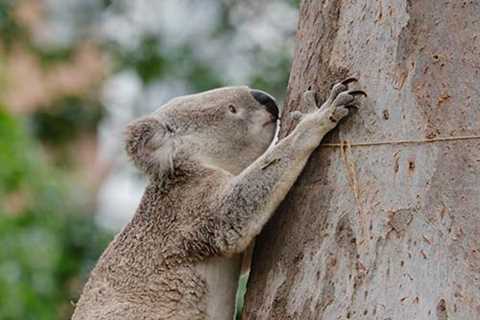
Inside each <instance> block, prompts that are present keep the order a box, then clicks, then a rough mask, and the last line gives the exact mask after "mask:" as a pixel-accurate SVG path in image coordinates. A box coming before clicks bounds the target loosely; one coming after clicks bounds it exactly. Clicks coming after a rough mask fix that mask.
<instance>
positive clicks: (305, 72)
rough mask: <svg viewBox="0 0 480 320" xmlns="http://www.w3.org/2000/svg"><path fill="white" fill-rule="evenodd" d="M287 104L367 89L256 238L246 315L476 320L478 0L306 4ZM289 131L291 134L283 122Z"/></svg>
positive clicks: (479, 265)
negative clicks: (339, 88) (341, 83)
mask: <svg viewBox="0 0 480 320" xmlns="http://www.w3.org/2000/svg"><path fill="white" fill-rule="evenodd" d="M297 41H298V44H297V49H296V52H295V58H294V61H293V65H292V72H291V77H290V82H289V90H288V95H287V101H286V105H285V110H286V111H287V112H289V111H293V110H297V109H298V108H299V103H298V102H299V100H300V97H301V94H302V92H303V91H304V90H306V89H307V88H308V87H309V86H311V87H313V88H314V89H315V90H317V91H318V92H319V93H320V95H321V97H318V98H319V99H321V98H325V97H326V95H327V93H328V91H329V88H330V86H331V84H333V83H334V82H335V81H338V80H340V79H343V78H344V77H346V76H347V75H354V76H356V77H358V78H359V79H360V83H359V84H360V86H361V87H362V88H363V89H364V90H366V91H367V92H368V94H369V96H368V98H367V99H366V100H365V103H364V104H363V107H362V108H361V109H360V110H359V111H358V112H356V113H355V114H354V115H352V116H350V117H349V118H348V119H346V121H343V122H342V123H341V124H340V125H339V128H338V129H336V130H335V131H334V132H332V133H331V134H330V135H329V136H328V137H327V138H326V139H325V142H327V143H337V142H339V141H340V140H347V141H349V142H350V143H351V144H352V146H351V147H345V148H332V147H330V148H327V147H320V148H319V149H318V150H317V151H316V152H315V154H314V155H313V156H312V158H311V159H310V161H309V163H308V164H307V167H306V168H305V170H304V172H303V174H302V175H301V177H300V178H299V180H298V181H297V183H296V185H295V186H294V188H293V189H292V190H291V192H290V193H289V195H288V197H287V199H286V200H285V201H284V202H283V204H282V205H281V207H280V208H279V210H278V212H277V213H276V215H275V216H274V217H273V219H272V221H271V222H270V223H269V224H268V225H267V227H266V228H265V230H264V231H263V232H262V234H261V235H260V237H259V238H258V239H257V242H256V243H257V244H256V248H255V251H254V257H253V265H252V271H251V276H250V280H249V283H248V290H247V296H246V300H245V303H246V305H245V310H244V314H243V318H244V319H332V320H333V319H381V320H384V319H390V320H403V319H435V320H444V319H472V320H473V319H480V139H471V140H449V141H437V142H431V143H426V142H425V143H410V144H408V143H406V144H385V145H372V146H355V143H364V142H366V143H369V142H376V141H399V140H421V139H436V138H441V137H452V136H454V137H459V136H471V135H480V97H479V94H480V84H479V83H478V82H479V80H480V2H479V1H474V0H470V1H446V0H440V1H439V0H423V1H412V0H377V1H374V0H372V1H348V0H343V1H341V0H305V1H303V3H302V4H301V8H300V21H299V26H298V33H297ZM285 118H286V119H285V122H284V123H283V125H282V126H283V127H282V132H281V134H282V135H283V136H285V135H286V134H287V133H288V132H289V131H290V130H292V129H293V127H294V125H295V123H294V120H292V119H288V117H285Z"/></svg>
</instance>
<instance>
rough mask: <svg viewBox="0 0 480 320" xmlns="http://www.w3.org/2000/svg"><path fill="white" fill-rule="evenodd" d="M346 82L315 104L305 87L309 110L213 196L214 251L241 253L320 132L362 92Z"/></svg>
mask: <svg viewBox="0 0 480 320" xmlns="http://www.w3.org/2000/svg"><path fill="white" fill-rule="evenodd" d="M351 81H353V80H351V79H347V80H346V81H343V82H341V83H339V84H336V85H335V86H334V87H333V88H332V90H331V92H330V95H329V97H328V99H327V101H326V102H325V103H324V104H323V105H322V106H321V107H320V108H318V107H317V105H316V103H315V97H314V94H313V92H312V91H307V92H305V94H304V96H303V102H302V103H304V105H305V106H307V107H308V109H310V110H309V113H305V114H301V115H300V119H301V120H300V122H299V124H298V125H297V127H296V128H295V130H293V132H292V133H291V134H290V135H288V136H287V137H285V138H284V139H282V140H281V141H280V142H279V143H278V144H277V145H275V146H274V147H273V148H270V149H269V150H268V151H267V152H266V153H265V154H264V155H262V156H261V157H260V158H258V159H257V160H256V161H255V162H254V163H252V164H251V165H250V166H249V167H248V168H246V169H245V170H244V171H243V172H242V173H241V174H240V175H238V176H237V177H235V178H233V179H232V181H231V183H230V185H229V186H228V188H227V189H226V190H225V191H224V193H223V195H222V197H221V199H219V200H220V201H219V202H218V208H216V212H217V213H218V215H217V216H216V217H215V219H212V220H210V222H209V223H211V224H213V225H210V226H209V229H210V228H211V230H214V238H215V241H214V243H215V246H216V251H219V252H221V253H223V254H226V255H231V254H235V253H238V252H242V251H243V250H244V249H245V248H246V247H247V246H248V244H249V243H250V242H251V241H252V240H253V239H254V238H255V236H256V235H257V234H258V233H259V232H260V230H261V229H262V227H263V226H264V225H265V223H266V222H267V221H268V219H269V218H270V216H271V215H272V213H273V212H274V210H275V209H276V208H277V206H278V205H279V204H280V202H281V201H282V200H283V199H284V197H285V196H286V194H287V192H288V190H289V189H290V188H291V186H292V185H293V183H294V182H295V180H296V179H297V177H298V175H299V174H300V172H301V171H302V170H303V168H304V166H305V164H306V162H307V160H308V158H309V156H310V155H311V153H312V152H313V150H315V148H316V147H317V146H318V145H319V144H320V142H321V140H322V138H323V137H324V136H325V134H327V133H328V132H329V131H330V130H331V129H333V128H334V127H335V126H336V125H337V124H338V122H339V120H341V119H342V118H343V117H345V116H347V115H348V113H349V107H350V106H351V105H353V104H356V103H357V101H356V96H358V95H366V94H365V92H363V91H360V90H356V91H353V90H349V88H348V84H349V83H350V82H351Z"/></svg>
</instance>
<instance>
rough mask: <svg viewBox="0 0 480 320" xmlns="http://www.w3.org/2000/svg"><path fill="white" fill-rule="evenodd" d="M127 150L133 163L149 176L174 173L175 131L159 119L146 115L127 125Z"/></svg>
mask: <svg viewBox="0 0 480 320" xmlns="http://www.w3.org/2000/svg"><path fill="white" fill-rule="evenodd" d="M125 135H126V145H125V147H126V150H127V154H128V156H129V158H130V159H131V160H132V161H133V163H134V164H135V165H136V166H137V167H138V168H139V169H140V170H142V171H144V172H145V173H146V174H148V175H149V176H151V175H158V176H163V175H165V174H171V173H173V169H174V165H173V159H174V156H175V145H174V139H173V131H172V130H171V129H170V128H169V127H168V126H166V125H164V124H162V123H161V122H160V121H159V120H158V119H156V118H153V117H145V118H141V119H139V120H135V121H133V122H132V123H130V124H129V125H128V126H127V129H126V132H125Z"/></svg>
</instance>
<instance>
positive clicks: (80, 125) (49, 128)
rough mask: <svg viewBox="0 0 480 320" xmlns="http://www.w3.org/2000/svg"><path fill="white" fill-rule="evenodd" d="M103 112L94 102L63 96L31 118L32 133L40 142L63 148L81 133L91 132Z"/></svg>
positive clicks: (36, 112)
mask: <svg viewBox="0 0 480 320" xmlns="http://www.w3.org/2000/svg"><path fill="white" fill-rule="evenodd" d="M103 115H104V111H103V108H102V106H101V105H100V104H99V103H98V102H97V101H88V99H87V98H85V97H78V96H65V97H62V98H61V99H59V100H58V101H56V102H55V103H52V105H50V106H49V107H48V108H40V109H39V110H37V111H35V112H34V113H33V114H32V116H31V121H32V128H33V133H34V134H35V136H36V137H37V138H38V139H40V140H41V141H42V142H45V143H49V144H55V145H60V144H65V143H67V142H69V141H71V140H73V139H75V138H78V136H79V135H80V133H82V132H95V130H96V128H97V126H98V123H99V122H100V120H101V119H102V117H103Z"/></svg>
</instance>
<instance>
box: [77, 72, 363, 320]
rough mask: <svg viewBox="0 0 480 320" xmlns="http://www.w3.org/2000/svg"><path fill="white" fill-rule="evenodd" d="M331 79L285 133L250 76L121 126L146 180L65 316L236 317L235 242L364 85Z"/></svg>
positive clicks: (251, 230)
mask: <svg viewBox="0 0 480 320" xmlns="http://www.w3.org/2000/svg"><path fill="white" fill-rule="evenodd" d="M353 81H355V79H353V78H349V79H347V80H345V81H343V82H341V83H338V84H336V85H335V86H333V88H332V90H331V93H330V95H329V97H328V99H327V100H326V102H325V103H324V104H323V105H322V106H321V107H320V108H318V107H317V104H316V102H315V95H314V92H313V91H306V92H305V93H304V95H303V99H302V103H303V104H304V106H303V108H302V109H304V110H307V111H308V112H307V113H305V114H300V113H298V112H296V113H295V114H294V116H295V117H296V118H298V120H299V122H298V125H297V126H296V128H295V129H294V130H293V131H292V132H291V133H290V134H289V135H288V136H287V137H285V138H283V139H282V140H280V141H278V142H277V143H276V144H272V141H273V140H274V138H275V134H276V130H277V125H278V121H277V120H278V119H279V116H280V115H279V109H278V107H277V105H276V103H275V100H274V98H273V97H271V96H270V95H269V94H267V93H265V92H262V91H259V90H253V89H250V88H249V87H247V86H238V87H226V88H220V89H215V90H211V91H207V92H204V93H199V94H194V95H188V96H183V97H179V98H175V99H173V100H171V101H169V102H168V103H166V104H165V105H164V106H162V107H161V108H159V110H158V111H155V112H154V113H152V114H150V115H147V116H145V117H143V118H141V119H138V120H136V121H134V122H132V123H131V124H129V125H128V127H127V129H126V151H127V154H128V156H129V157H130V159H131V160H132V161H133V163H134V164H135V165H136V166H137V167H138V168H139V169H140V170H141V171H143V172H144V173H145V174H146V175H147V177H148V179H149V183H148V186H147V187H146V191H145V193H144V195H143V198H142V200H141V202H140V205H139V207H138V209H137V211H136V213H135V215H134V217H133V218H132V220H131V222H130V223H129V224H128V225H127V226H126V227H125V228H124V229H123V230H122V231H121V232H120V233H119V234H118V235H117V236H116V237H115V239H114V240H113V241H112V242H111V243H110V245H109V246H108V248H107V249H106V250H105V252H104V253H103V254H102V256H101V257H100V259H99V261H98V264H97V265H96V267H95V268H94V269H93V271H92V272H91V275H90V278H89V280H88V282H87V283H86V285H85V287H84V289H83V293H82V295H81V297H80V300H79V302H78V303H77V305H76V310H75V312H74V314H73V318H72V319H73V320H120V319H121V320H134V319H136V320H137V319H144V320H187V319H188V320H206V319H208V320H219V319H221V320H225V319H233V316H234V311H235V292H236V289H237V283H238V277H239V271H240V262H241V253H242V252H243V251H244V250H245V249H246V248H247V246H248V245H249V244H250V243H251V242H252V241H253V240H254V238H255V236H257V235H258V234H259V232H260V231H261V230H262V227H263V226H264V225H265V223H266V222H267V221H268V219H269V218H270V216H271V215H272V213H273V212H274V211H275V209H276V208H277V207H278V205H279V204H280V202H281V201H282V199H284V197H285V196H286V194H287V192H288V191H289V189H290V188H291V187H292V185H293V183H294V182H295V180H296V179H297V177H298V175H299V174H300V172H301V171H302V169H303V167H304V166H305V163H306V162H307V160H308V158H309V156H310V154H311V153H312V152H313V151H314V150H315V148H316V147H317V146H318V145H319V144H320V141H321V140H322V138H323V136H324V135H325V134H326V133H327V132H329V131H330V130H332V129H333V128H334V127H335V126H336V125H337V124H338V122H339V121H340V120H341V119H342V118H344V117H345V116H347V115H348V113H349V107H350V106H352V105H355V104H357V103H358V101H357V99H356V96H357V95H360V94H365V93H364V92H363V91H360V90H351V89H349V83H350V82H353Z"/></svg>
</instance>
